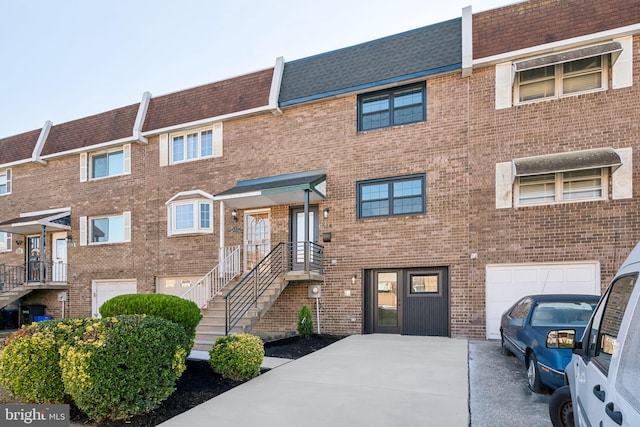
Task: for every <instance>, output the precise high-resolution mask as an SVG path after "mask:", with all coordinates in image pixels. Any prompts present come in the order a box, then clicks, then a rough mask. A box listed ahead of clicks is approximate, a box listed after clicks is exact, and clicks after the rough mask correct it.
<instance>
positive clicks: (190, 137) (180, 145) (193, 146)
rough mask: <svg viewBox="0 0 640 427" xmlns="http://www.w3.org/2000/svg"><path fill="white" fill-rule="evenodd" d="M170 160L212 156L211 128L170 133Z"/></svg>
mask: <svg viewBox="0 0 640 427" xmlns="http://www.w3.org/2000/svg"><path fill="white" fill-rule="evenodd" d="M170 148H171V162H172V163H180V162H187V161H191V160H198V159H205V158H209V157H213V130H212V129H211V128H209V129H205V130H198V131H190V132H187V133H182V134H174V135H171V144H170Z"/></svg>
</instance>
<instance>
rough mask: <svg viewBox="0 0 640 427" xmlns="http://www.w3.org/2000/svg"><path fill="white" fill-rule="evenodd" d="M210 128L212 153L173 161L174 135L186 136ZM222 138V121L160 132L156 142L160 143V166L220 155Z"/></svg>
mask: <svg viewBox="0 0 640 427" xmlns="http://www.w3.org/2000/svg"><path fill="white" fill-rule="evenodd" d="M210 129H212V130H213V155H211V156H206V157H201V156H199V157H198V158H195V159H189V160H181V161H179V162H174V161H173V138H174V137H176V136H181V135H184V136H186V135H187V134H190V133H194V132H202V131H206V130H210ZM222 139H223V127H222V122H217V123H213V124H208V125H206V126H199V127H193V128H191V129H189V130H180V131H176V132H172V133H171V134H168V133H163V134H160V135H159V136H158V142H159V144H160V147H159V150H158V151H159V157H160V158H159V162H160V166H161V167H162V166H168V165H173V164H182V163H187V162H194V161H198V160H204V159H211V158H217V157H222V151H223V145H224V144H223V141H222Z"/></svg>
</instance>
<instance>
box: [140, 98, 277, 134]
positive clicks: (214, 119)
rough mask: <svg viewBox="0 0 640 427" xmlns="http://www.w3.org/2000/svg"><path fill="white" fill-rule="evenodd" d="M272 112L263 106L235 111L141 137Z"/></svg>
mask: <svg viewBox="0 0 640 427" xmlns="http://www.w3.org/2000/svg"><path fill="white" fill-rule="evenodd" d="M272 110H273V109H272V108H271V106H269V105H265V106H262V107H256V108H251V109H249V110H244V111H237V112H234V113H229V114H222V115H220V116H216V117H210V118H208V119H202V120H196V121H193V122H187V123H181V124H179V125H174V126H167V127H164V128H160V129H153V130H148V131H146V132H143V133H142V136H152V135H158V134H161V133H171V132H175V131H180V130H185V129H189V128H196V127H201V126H206V125H209V124H213V123H218V122H222V121H225V120H230V119H235V118H239V117H245V116H251V115H254V114H259V113H266V112H271V111H272Z"/></svg>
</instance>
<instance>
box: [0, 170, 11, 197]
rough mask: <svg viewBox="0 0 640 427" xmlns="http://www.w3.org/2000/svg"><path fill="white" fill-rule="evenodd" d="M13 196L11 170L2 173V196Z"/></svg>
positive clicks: (0, 184) (0, 186)
mask: <svg viewBox="0 0 640 427" xmlns="http://www.w3.org/2000/svg"><path fill="white" fill-rule="evenodd" d="M3 194H11V169H6V170H4V171H0V196H2V195H3Z"/></svg>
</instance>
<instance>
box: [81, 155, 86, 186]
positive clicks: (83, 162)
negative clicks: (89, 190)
mask: <svg viewBox="0 0 640 427" xmlns="http://www.w3.org/2000/svg"><path fill="white" fill-rule="evenodd" d="M86 181H87V153H80V182H86Z"/></svg>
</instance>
